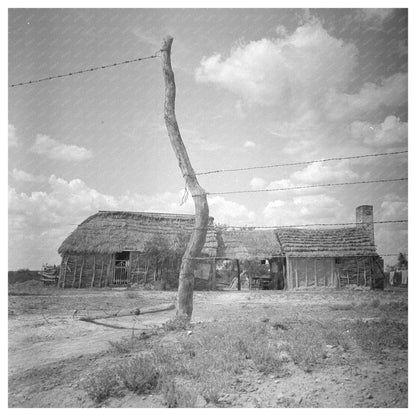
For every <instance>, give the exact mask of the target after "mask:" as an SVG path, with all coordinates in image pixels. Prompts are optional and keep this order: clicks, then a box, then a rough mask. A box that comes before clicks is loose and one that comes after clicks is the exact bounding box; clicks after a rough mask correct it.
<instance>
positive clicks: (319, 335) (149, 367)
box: [87, 299, 407, 407]
mask: <svg viewBox="0 0 416 416" xmlns="http://www.w3.org/2000/svg"><path fill="white" fill-rule="evenodd" d="M361 306H363V305H360V304H355V303H353V302H351V303H339V304H335V305H332V306H331V307H330V308H331V309H332V310H335V311H349V310H351V309H353V311H352V312H353V314H356V313H359V311H360V308H361ZM383 307H387V306H386V305H384V306H383V304H381V303H380V302H379V301H378V299H375V300H373V301H366V302H365V307H364V306H363V308H364V309H366V310H367V311H368V308H375V309H380V310H381V309H382V308H383ZM388 307H389V308H396V309H401V308H403V305H402V304H397V305H396V304H394V305H390V306H388ZM271 314H272V315H271V316H270V317H267V319H262V320H258V319H253V318H251V319H247V317H244V318H243V317H240V316H238V315H237V316H233V317H232V319H231V318H230V319H228V320H227V321H215V322H211V323H203V324H190V323H189V321H188V320H181V319H176V318H175V319H173V320H171V321H168V322H167V323H166V324H164V326H163V328H162V329H161V330H159V331H156V332H155V334H154V335H155V337H154V338H152V339H151V340H146V341H144V340H143V338H141V337H140V335H139V336H136V335H135V334H134V332H132V335H131V336H130V337H129V338H125V339H123V340H122V341H120V342H112V343H111V345H112V347H113V349H114V352H115V353H116V354H118V357H117V356H116V358H115V362H117V360H119V364H118V365H115V367H114V368H113V369H112V370H111V369H109V370H105V371H104V372H98V373H97V375H96V377H95V379H91V378H90V379H89V381H90V385H89V387H88V389H87V392H88V394H89V395H90V397H91V398H93V399H94V400H95V401H96V402H97V403H98V402H100V401H102V400H105V399H106V398H107V397H109V396H111V395H116V394H119V392H120V389H128V390H131V391H134V392H136V393H137V394H144V393H146V392H151V391H157V392H158V393H160V394H161V396H162V397H163V400H164V403H165V405H166V406H167V407H200V406H203V405H205V404H206V403H209V405H212V406H219V405H220V399H221V396H222V395H224V394H225V393H231V392H232V389H234V388H235V387H232V386H233V385H235V384H234V381H235V379H236V378H238V377H240V376H241V375H242V374H243V373H250V374H256V373H257V374H261V373H262V374H267V375H272V376H273V377H286V376H288V375H290V371H292V370H291V366H289V365H288V363H292V365H293V364H295V365H296V366H298V367H299V368H300V369H302V370H303V371H305V372H312V371H315V369H317V368H319V367H320V366H321V367H322V366H325V365H329V361H330V363H331V365H337V364H339V365H343V364H345V359H344V358H342V357H341V355H342V354H344V353H345V352H348V351H350V350H351V349H352V348H356V347H357V346H359V347H360V348H362V349H363V351H364V352H368V353H370V355H374V354H381V353H383V350H384V349H386V348H390V347H391V348H393V347H395V348H397V347H398V348H407V325H405V324H399V323H396V322H392V321H388V320H385V319H384V320H377V319H376V320H372V321H363V320H355V321H350V320H348V319H346V320H338V321H318V320H309V321H299V320H294V321H293V320H292V321H291V322H285V321H284V319H281V318H279V320H276V316H273V312H271ZM345 314H346V315H348V312H346V313H345ZM190 329H192V331H191V330H190ZM172 336H173V337H174V340H175V341H174V342H172ZM146 350H147V353H146ZM328 351H331V353H329V352H328ZM328 360H329V361H328ZM110 373H111V374H110Z"/></svg>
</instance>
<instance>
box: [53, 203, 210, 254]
mask: <svg viewBox="0 0 416 416" xmlns="http://www.w3.org/2000/svg"><path fill="white" fill-rule="evenodd" d="M194 223H195V217H194V215H185V214H162V213H155V212H126V211H99V212H98V213H97V214H94V215H92V216H91V217H89V218H87V219H86V220H85V221H84V222H82V223H81V224H80V225H79V226H78V227H77V228H76V229H75V231H73V232H72V233H71V234H70V235H69V236H68V237H67V238H66V239H65V240H64V242H63V243H62V244H61V246H60V247H59V249H58V252H59V253H60V254H63V253H117V252H121V251H125V250H131V251H143V249H144V247H145V244H146V242H147V241H149V240H151V239H153V238H154V236H155V235H161V236H164V237H165V238H166V239H167V240H168V241H169V243H170V244H171V245H172V248H174V247H176V245H177V244H179V241H180V236H181V235H184V234H185V235H186V236H190V234H191V232H192V229H193V227H194ZM212 224H213V218H212V217H210V222H209V228H208V232H207V238H206V242H205V246H204V248H203V250H202V253H203V254H206V255H210V256H215V254H216V251H217V240H216V237H215V230H214V227H213V225H212Z"/></svg>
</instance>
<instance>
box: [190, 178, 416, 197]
mask: <svg viewBox="0 0 416 416" xmlns="http://www.w3.org/2000/svg"><path fill="white" fill-rule="evenodd" d="M407 180H408V178H394V179H377V180H372V181H355V182H340V183H323V184H316V185H300V186H290V187H286V188H268V189H243V190H239V191H222V192H206V195H231V194H245V193H258V192H278V191H292V190H296V189H309V188H320V187H331V186H344V185H359V184H365V183H386V182H398V181H407ZM194 196H201V194H197V195H194Z"/></svg>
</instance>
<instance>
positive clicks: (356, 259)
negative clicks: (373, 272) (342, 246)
mask: <svg viewBox="0 0 416 416" xmlns="http://www.w3.org/2000/svg"><path fill="white" fill-rule="evenodd" d="M355 261H356V262H357V286H358V285H359V278H360V265H359V263H358V257H356V258H355Z"/></svg>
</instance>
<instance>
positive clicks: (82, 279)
mask: <svg viewBox="0 0 416 416" xmlns="http://www.w3.org/2000/svg"><path fill="white" fill-rule="evenodd" d="M114 258H115V257H114V254H79V253H77V254H68V253H67V254H64V256H63V257H62V261H61V268H60V276H59V287H61V288H91V287H105V286H113V275H114ZM180 265H181V258H179V257H178V258H171V259H167V260H165V261H164V262H163V263H160V264H159V265H158V268H157V270H156V266H155V261H154V259H151V258H149V257H148V256H146V255H144V254H142V253H139V252H137V251H132V252H130V282H131V283H132V284H134V283H137V284H140V285H142V284H146V283H152V284H154V283H155V282H158V281H160V282H162V283H164V284H165V287H166V288H176V287H177V286H178V282H179V269H180ZM214 270H215V266H213V264H212V259H209V258H207V261H201V262H199V264H198V265H197V267H196V270H195V289H196V290H207V289H214V290H215V273H214ZM213 275H214V276H213Z"/></svg>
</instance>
